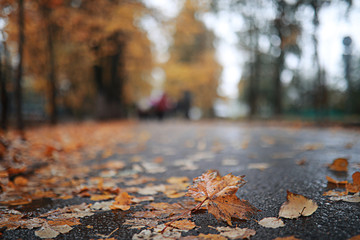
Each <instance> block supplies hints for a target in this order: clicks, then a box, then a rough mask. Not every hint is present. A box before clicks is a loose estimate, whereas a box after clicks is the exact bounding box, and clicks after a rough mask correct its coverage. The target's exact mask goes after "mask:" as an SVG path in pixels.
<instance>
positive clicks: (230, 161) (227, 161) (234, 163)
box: [222, 159, 239, 166]
mask: <svg viewBox="0 0 360 240" xmlns="http://www.w3.org/2000/svg"><path fill="white" fill-rule="evenodd" d="M222 165H224V166H237V165H239V161H238V160H236V159H224V160H222Z"/></svg>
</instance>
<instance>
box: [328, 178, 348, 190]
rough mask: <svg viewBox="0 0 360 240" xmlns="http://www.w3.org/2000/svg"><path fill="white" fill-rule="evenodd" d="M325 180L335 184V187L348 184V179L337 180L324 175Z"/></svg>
mask: <svg viewBox="0 0 360 240" xmlns="http://www.w3.org/2000/svg"><path fill="white" fill-rule="evenodd" d="M326 180H327V181H328V183H330V184H335V185H336V186H337V187H345V186H346V185H347V184H348V181H337V180H335V179H333V178H331V177H329V176H326Z"/></svg>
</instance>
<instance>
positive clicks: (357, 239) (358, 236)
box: [349, 235, 360, 240]
mask: <svg viewBox="0 0 360 240" xmlns="http://www.w3.org/2000/svg"><path fill="white" fill-rule="evenodd" d="M349 240H360V235H356V236H353V237H351V238H349Z"/></svg>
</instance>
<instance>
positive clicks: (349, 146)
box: [344, 142, 354, 149]
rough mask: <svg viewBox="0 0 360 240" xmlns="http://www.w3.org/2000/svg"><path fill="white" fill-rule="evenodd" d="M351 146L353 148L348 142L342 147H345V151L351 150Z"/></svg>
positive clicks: (352, 144)
mask: <svg viewBox="0 0 360 240" xmlns="http://www.w3.org/2000/svg"><path fill="white" fill-rule="evenodd" d="M353 146H354V143H352V142H348V143H346V144H345V146H344V147H345V148H346V149H351V148H352V147H353Z"/></svg>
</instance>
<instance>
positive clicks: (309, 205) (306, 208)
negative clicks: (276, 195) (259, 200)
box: [279, 191, 318, 218]
mask: <svg viewBox="0 0 360 240" xmlns="http://www.w3.org/2000/svg"><path fill="white" fill-rule="evenodd" d="M286 199H287V201H286V202H285V203H283V205H281V207H280V211H279V217H284V218H298V217H300V216H310V215H311V214H313V213H314V212H315V211H316V209H317V208H318V205H317V204H316V203H315V202H313V201H312V200H311V199H308V198H306V197H304V196H302V195H300V194H296V193H292V192H289V191H287V196H286Z"/></svg>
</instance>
